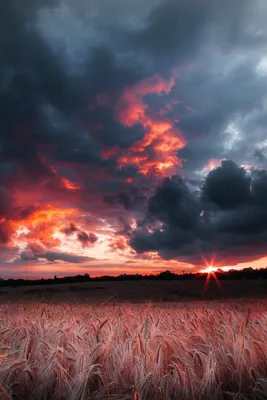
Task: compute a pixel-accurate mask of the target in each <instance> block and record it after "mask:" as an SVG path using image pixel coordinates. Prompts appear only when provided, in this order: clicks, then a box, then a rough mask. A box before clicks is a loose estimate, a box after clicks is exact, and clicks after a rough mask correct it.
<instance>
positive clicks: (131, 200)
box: [104, 186, 147, 210]
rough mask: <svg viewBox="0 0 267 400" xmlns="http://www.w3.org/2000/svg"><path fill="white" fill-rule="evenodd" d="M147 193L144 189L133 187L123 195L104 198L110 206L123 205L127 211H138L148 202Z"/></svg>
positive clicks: (122, 193) (127, 189)
mask: <svg viewBox="0 0 267 400" xmlns="http://www.w3.org/2000/svg"><path fill="white" fill-rule="evenodd" d="M145 193H146V191H145V189H144V188H143V190H142V189H140V188H137V187H134V186H131V187H130V188H126V189H125V190H124V191H123V192H121V193H118V194H115V195H106V196H104V201H105V203H106V204H109V205H116V204H118V205H122V206H123V207H124V208H125V209H126V210H132V209H138V208H140V207H142V206H143V205H144V203H145V202H146V199H147V196H146V195H145Z"/></svg>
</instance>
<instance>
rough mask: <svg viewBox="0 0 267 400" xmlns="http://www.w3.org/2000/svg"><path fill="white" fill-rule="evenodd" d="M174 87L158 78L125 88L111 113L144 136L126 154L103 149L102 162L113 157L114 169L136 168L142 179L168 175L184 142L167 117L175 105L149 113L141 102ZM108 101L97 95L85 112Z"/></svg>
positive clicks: (104, 97)
mask: <svg viewBox="0 0 267 400" xmlns="http://www.w3.org/2000/svg"><path fill="white" fill-rule="evenodd" d="M173 86H174V79H170V80H166V79H164V78H162V77H161V76H159V75H155V76H154V77H153V78H150V79H145V80H143V81H141V82H139V83H138V84H135V85H133V86H130V87H128V88H126V89H125V90H124V91H123V92H122V94H121V96H120V98H119V100H117V102H116V103H115V106H114V107H115V113H116V117H117V120H118V122H120V123H121V124H123V125H125V126H128V127H131V126H134V125H137V124H141V125H142V126H143V128H144V131H145V135H144V137H143V139H141V140H139V141H137V142H135V143H134V144H133V145H132V146H131V147H130V148H128V149H127V150H125V149H124V150H121V149H119V148H118V147H117V146H114V147H108V148H107V147H105V148H103V149H102V152H101V155H102V157H103V158H104V159H108V158H111V157H114V156H117V167H118V168H122V167H124V166H127V165H129V166H136V167H137V168H138V170H139V172H140V173H142V174H144V175H164V176H167V175H171V174H172V173H174V172H175V169H176V167H177V166H181V164H182V160H181V159H179V158H178V156H177V152H178V150H180V149H182V148H183V147H184V146H185V145H186V141H185V139H184V138H183V135H182V133H181V131H180V130H179V129H177V128H176V127H175V126H174V124H175V123H176V122H178V121H177V119H172V118H170V117H168V112H169V111H170V110H171V108H172V106H174V105H175V104H177V101H172V102H169V103H167V104H166V110H165V112H163V111H164V109H162V110H160V111H159V112H157V113H153V112H152V110H150V109H149V106H148V105H147V104H146V103H145V102H144V96H146V95H149V94H155V95H159V96H160V95H164V94H169V93H170V92H171V90H172V88H173ZM111 102H112V100H111V97H110V98H109V96H108V95H107V94H105V95H104V94H103V93H102V94H100V95H98V96H97V98H96V99H95V103H94V104H91V105H90V107H89V109H90V110H92V109H94V108H95V107H104V106H106V105H108V104H109V105H111Z"/></svg>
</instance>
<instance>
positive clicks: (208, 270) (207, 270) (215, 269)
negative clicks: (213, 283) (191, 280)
mask: <svg viewBox="0 0 267 400" xmlns="http://www.w3.org/2000/svg"><path fill="white" fill-rule="evenodd" d="M216 271H217V268H215V267H213V266H212V265H209V266H208V267H207V268H205V269H202V270H201V272H203V273H205V274H212V273H213V272H216Z"/></svg>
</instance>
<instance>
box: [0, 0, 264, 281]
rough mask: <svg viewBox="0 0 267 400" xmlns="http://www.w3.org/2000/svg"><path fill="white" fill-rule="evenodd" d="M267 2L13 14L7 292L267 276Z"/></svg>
mask: <svg viewBox="0 0 267 400" xmlns="http://www.w3.org/2000/svg"><path fill="white" fill-rule="evenodd" d="M89 3H90V4H89ZM263 3H264V2H263V1H262V0H255V1H254V2H249V1H240V2H237V4H236V5H233V2H232V0H224V1H221V2H214V1H212V0H203V1H202V2H201V6H199V0H192V4H191V3H190V4H189V3H188V1H185V0H181V1H180V0H179V1H172V0H166V1H165V0H164V1H163V0H156V1H152V0H147V1H146V2H144V1H141V0H136V2H133V3H132V4H130V3H129V2H127V1H126V2H125V1H122V0H116V1H115V2H114V3H113V2H112V4H111V2H110V1H108V0H103V1H99V0H92V1H90V2H86V1H83V0H81V1H78V2H68V1H67V0H63V1H62V2H61V3H60V4H57V2H56V3H55V4H53V5H52V3H51V2H50V1H49V0H42V2H41V4H40V3H39V2H33V1H30V0H25V1H24V2H23V7H14V5H13V4H12V2H7V3H6V6H5V7H4V8H3V10H2V11H3V12H2V14H1V20H2V23H1V24H0V33H1V38H2V40H1V42H0V54H1V64H0V75H1V77H3V79H2V84H1V85H0V115H1V119H0V158H1V165H0V277H1V276H4V277H9V276H12V277H16V276H27V277H30V276H38V277H41V276H44V277H47V276H53V275H54V274H58V275H59V276H63V275H66V274H72V273H73V274H74V273H79V272H83V273H85V272H87V273H89V274H90V275H92V276H96V275H101V274H111V275H116V274H119V273H124V272H134V273H135V272H139V273H140V272H141V273H150V272H151V273H158V272H160V271H162V270H166V269H170V270H171V271H174V272H175V271H178V272H181V271H184V272H186V271H190V272H191V271H192V272H196V271H199V270H200V269H203V268H205V265H206V264H205V263H204V264H203V257H206V259H207V260H208V261H207V263H208V264H207V265H206V267H207V266H208V265H216V266H219V265H222V266H223V267H222V268H224V269H226V268H228V267H229V268H230V267H231V268H232V267H234V268H241V267H242V266H248V265H251V266H252V267H253V268H254V267H257V266H265V263H266V257H267V255H266V246H265V244H266V241H267V209H266V204H265V203H266V202H265V200H264V199H265V198H266V196H267V144H266V143H267V142H266V105H267V81H266V57H265V55H266V50H267V47H266V43H267V28H266V18H267V14H266V11H267V8H266V7H265V6H264V4H263ZM118 15H123V18H121V19H118ZM10 27H12V29H10ZM18 49H23V51H18ZM214 253H216V257H217V259H216V260H215V261H214V264H213V263H212V262H211V259H212V255H213V254H214ZM266 264H267V263H266Z"/></svg>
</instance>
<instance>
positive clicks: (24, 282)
mask: <svg viewBox="0 0 267 400" xmlns="http://www.w3.org/2000/svg"><path fill="white" fill-rule="evenodd" d="M207 275H208V274H206V273H205V274H204V273H194V274H192V273H182V274H174V273H172V272H170V271H165V272H161V273H159V274H157V275H140V274H134V275H128V274H122V275H119V276H108V275H104V276H100V277H97V278H91V277H90V275H89V274H84V275H75V276H65V277H64V278H58V277H57V276H56V275H55V276H54V279H44V278H42V279H35V280H34V279H7V280H4V279H1V278H0V286H14V287H15V286H31V285H52V284H59V283H81V282H100V281H101V282H108V281H109V282H114V281H136V280H160V281H163V280H187V281H188V280H193V279H195V280H196V279H198V280H205V279H206V278H207ZM210 278H211V279H215V276H214V274H210ZM216 279H219V280H234V279H236V280H238V279H267V268H261V269H252V268H245V269H243V270H239V271H237V270H234V269H231V270H229V271H227V272H224V271H222V270H220V269H219V270H217V271H216Z"/></svg>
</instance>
